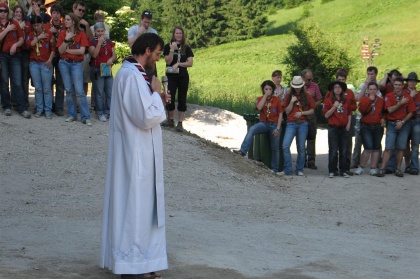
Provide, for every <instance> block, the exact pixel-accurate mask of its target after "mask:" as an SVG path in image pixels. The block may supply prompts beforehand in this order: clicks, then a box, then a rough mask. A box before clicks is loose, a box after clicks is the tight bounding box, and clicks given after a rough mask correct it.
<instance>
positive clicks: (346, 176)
mask: <svg viewBox="0 0 420 279" xmlns="http://www.w3.org/2000/svg"><path fill="white" fill-rule="evenodd" d="M340 176H342V177H344V178H349V177H350V175H348V174H347V172H342V173H340Z"/></svg>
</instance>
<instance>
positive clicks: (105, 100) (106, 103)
mask: <svg viewBox="0 0 420 279" xmlns="http://www.w3.org/2000/svg"><path fill="white" fill-rule="evenodd" d="M90 80H91V81H92V91H94V92H95V110H96V114H97V115H102V114H108V115H109V108H110V106H111V95H112V84H113V83H114V78H113V77H101V74H100V71H99V68H98V67H90Z"/></svg>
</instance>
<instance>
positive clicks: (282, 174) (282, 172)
mask: <svg viewBox="0 0 420 279" xmlns="http://www.w3.org/2000/svg"><path fill="white" fill-rule="evenodd" d="M276 175H278V176H285V175H286V174H285V173H284V171H279V172H278V173H276Z"/></svg>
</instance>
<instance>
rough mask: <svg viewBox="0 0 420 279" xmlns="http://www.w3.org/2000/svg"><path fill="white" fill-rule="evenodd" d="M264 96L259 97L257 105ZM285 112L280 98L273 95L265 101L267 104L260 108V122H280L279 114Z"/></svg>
mask: <svg viewBox="0 0 420 279" xmlns="http://www.w3.org/2000/svg"><path fill="white" fill-rule="evenodd" d="M262 97H263V96H261V97H258V98H257V101H256V103H255V105H257V104H258V103H259V102H260V101H261V99H262ZM282 112H283V107H282V104H281V100H280V98H278V97H276V96H274V95H271V97H270V99H267V100H266V101H265V104H264V106H263V108H262V110H260V122H276V123H277V122H278V120H279V114H280V115H281V113H282Z"/></svg>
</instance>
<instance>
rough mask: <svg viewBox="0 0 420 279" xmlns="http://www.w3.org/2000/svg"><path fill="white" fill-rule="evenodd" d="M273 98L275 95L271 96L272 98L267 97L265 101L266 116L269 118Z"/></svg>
mask: <svg viewBox="0 0 420 279" xmlns="http://www.w3.org/2000/svg"><path fill="white" fill-rule="evenodd" d="M272 100H273V96H270V99H268V100H267V99H266V100H265V103H264V111H265V118H266V119H267V120H268V118H269V117H270V112H271V101H272Z"/></svg>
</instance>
